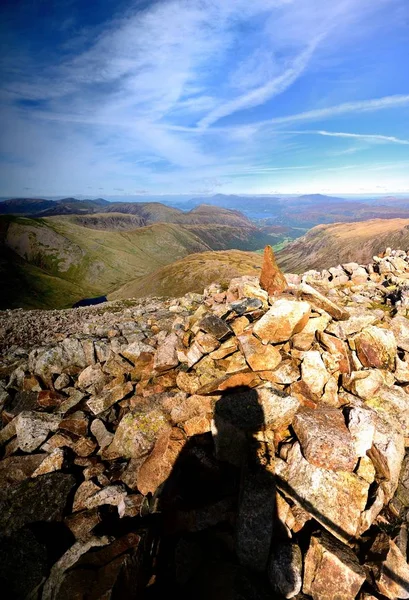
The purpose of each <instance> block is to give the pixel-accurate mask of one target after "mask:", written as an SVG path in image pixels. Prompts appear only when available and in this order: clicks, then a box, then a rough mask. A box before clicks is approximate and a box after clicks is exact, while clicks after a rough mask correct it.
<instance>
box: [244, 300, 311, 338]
mask: <svg viewBox="0 0 409 600" xmlns="http://www.w3.org/2000/svg"><path fill="white" fill-rule="evenodd" d="M310 313H311V307H310V305H309V304H308V302H298V301H297V300H290V299H287V298H280V299H279V300H276V302H274V304H273V305H272V307H271V308H270V310H268V311H267V312H266V314H265V315H264V316H263V317H261V319H260V320H259V321H257V323H256V324H255V326H254V329H253V333H254V334H255V335H256V336H257V337H259V338H260V339H261V341H262V342H263V343H269V342H272V343H278V342H286V341H287V340H288V339H290V337H291V336H292V335H293V334H294V333H299V332H300V331H302V330H303V329H304V327H305V325H306V324H307V322H308V319H309V317H310Z"/></svg>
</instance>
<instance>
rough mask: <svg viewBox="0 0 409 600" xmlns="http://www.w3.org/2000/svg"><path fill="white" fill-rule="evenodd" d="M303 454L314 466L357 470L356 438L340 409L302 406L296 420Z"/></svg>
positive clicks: (333, 469)
mask: <svg viewBox="0 0 409 600" xmlns="http://www.w3.org/2000/svg"><path fill="white" fill-rule="evenodd" d="M293 428H294V431H295V434H296V436H297V438H298V439H299V441H300V444H301V449H302V453H303V455H304V456H305V458H306V459H307V460H308V462H310V463H311V464H312V465H315V466H316V467H322V468H323V469H329V470H331V471H353V470H354V468H355V465H356V462H357V460H358V456H357V454H356V450H355V444H354V439H353V437H352V435H351V433H350V432H349V431H348V429H347V427H346V425H345V421H344V416H343V414H342V412H341V411H340V410H338V409H336V408H331V407H323V408H321V407H320V408H316V409H313V408H307V407H302V408H300V410H299V411H298V412H297V414H296V415H295V417H294V420H293Z"/></svg>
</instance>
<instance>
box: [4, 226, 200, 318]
mask: <svg viewBox="0 0 409 600" xmlns="http://www.w3.org/2000/svg"><path fill="white" fill-rule="evenodd" d="M0 222H1V225H0V243H1V260H0V284H1V295H0V307H1V308H10V307H23V308H49V307H53V308H64V307H67V306H71V305H72V304H73V302H75V301H77V300H80V299H81V298H84V297H92V296H98V295H106V294H107V293H109V292H111V291H113V290H115V289H117V288H118V287H120V286H121V285H123V284H124V283H125V282H126V281H129V280H131V279H134V278H135V277H142V276H144V275H146V274H147V273H150V272H153V271H156V270H157V269H158V268H160V267H162V266H164V265H166V264H169V263H170V262H173V261H175V260H178V259H180V258H182V257H184V256H186V255H187V254H190V253H192V252H203V251H206V250H209V246H207V245H206V244H205V243H204V242H202V241H201V240H200V239H199V238H198V237H197V236H196V235H194V234H193V233H191V232H190V231H187V230H185V229H184V228H183V227H180V226H178V225H173V224H163V223H158V224H154V225H150V226H148V227H140V228H137V229H133V230H130V231H126V230H125V231H123V230H120V231H115V230H114V231H102V230H98V229H92V228H86V227H83V226H80V225H77V224H75V223H72V222H71V221H70V220H69V219H68V218H64V217H63V218H61V217H49V218H45V219H30V218H23V217H1V218H0Z"/></svg>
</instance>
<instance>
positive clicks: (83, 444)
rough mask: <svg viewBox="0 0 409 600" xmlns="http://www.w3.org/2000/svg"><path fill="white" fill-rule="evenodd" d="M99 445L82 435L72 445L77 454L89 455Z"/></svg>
mask: <svg viewBox="0 0 409 600" xmlns="http://www.w3.org/2000/svg"><path fill="white" fill-rule="evenodd" d="M96 447H97V445H96V443H95V442H94V441H93V440H91V439H90V438H86V437H81V438H80V439H79V440H78V441H76V442H75V444H74V445H73V446H72V449H73V450H74V452H75V454H77V455H78V456H89V455H90V454H92V453H93V452H94V450H95V449H96Z"/></svg>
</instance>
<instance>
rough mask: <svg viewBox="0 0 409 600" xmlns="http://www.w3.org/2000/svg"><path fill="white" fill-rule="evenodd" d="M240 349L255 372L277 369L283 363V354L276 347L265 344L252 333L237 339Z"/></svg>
mask: <svg viewBox="0 0 409 600" xmlns="http://www.w3.org/2000/svg"><path fill="white" fill-rule="evenodd" d="M237 339H238V340H239V345H240V349H241V351H242V352H243V354H244V357H245V359H246V361H247V363H248V364H249V366H250V368H251V369H252V370H253V371H267V370H272V369H275V367H277V365H278V364H279V363H280V362H281V354H280V351H279V349H278V348H276V347H275V346H271V345H268V346H263V344H262V343H261V342H260V341H259V340H258V339H257V338H256V337H255V336H254V335H252V334H251V333H248V334H247V333H243V334H241V335H239V336H238V337H237Z"/></svg>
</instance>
